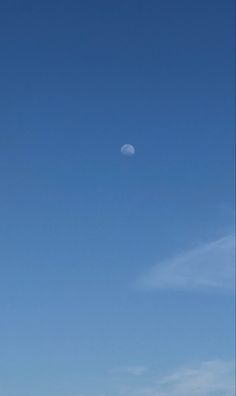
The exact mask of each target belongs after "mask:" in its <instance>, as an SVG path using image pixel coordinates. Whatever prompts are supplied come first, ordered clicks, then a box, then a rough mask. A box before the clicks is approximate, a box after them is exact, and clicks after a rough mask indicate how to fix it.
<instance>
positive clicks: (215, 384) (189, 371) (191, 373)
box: [119, 360, 235, 396]
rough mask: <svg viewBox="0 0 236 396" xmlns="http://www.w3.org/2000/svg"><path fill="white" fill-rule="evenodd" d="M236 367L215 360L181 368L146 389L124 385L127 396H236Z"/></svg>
mask: <svg viewBox="0 0 236 396" xmlns="http://www.w3.org/2000/svg"><path fill="white" fill-rule="evenodd" d="M234 373H235V364H234V362H233V361H225V360H211V361H206V362H201V363H200V364H198V365H197V366H195V367H191V366H189V367H185V368H180V369H177V370H176V371H174V372H173V373H171V374H170V375H167V376H165V377H163V378H162V379H160V380H155V379H153V380H152V381H151V383H150V384H149V385H146V386H139V387H134V386H128V385H127V386H126V387H125V386H123V388H122V389H120V392H119V393H120V394H121V395H123V396H128V395H129V396H190V395H191V396H234V395H235V378H234Z"/></svg>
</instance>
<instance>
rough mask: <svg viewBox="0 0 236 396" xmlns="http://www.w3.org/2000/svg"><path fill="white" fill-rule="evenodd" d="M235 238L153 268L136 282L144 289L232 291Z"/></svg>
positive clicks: (180, 256)
mask: <svg viewBox="0 0 236 396" xmlns="http://www.w3.org/2000/svg"><path fill="white" fill-rule="evenodd" d="M234 282H235V238H234V235H227V236H225V237H224V238H221V239H218V240H215V241H211V242H208V243H205V244H202V245H200V246H198V247H197V248H194V249H192V250H188V251H186V252H183V253H181V254H178V255H176V256H173V257H172V258H170V259H167V260H164V261H162V262H160V263H158V264H157V265H156V266H154V267H152V268H151V269H150V270H149V271H148V272H147V273H146V274H144V275H143V276H141V277H140V278H139V279H138V280H137V281H136V283H135V285H136V287H137V288H139V289H143V290H155V289H175V290H178V289H179V290H222V291H233V290H234V288H235V283H234Z"/></svg>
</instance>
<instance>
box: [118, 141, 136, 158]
mask: <svg viewBox="0 0 236 396" xmlns="http://www.w3.org/2000/svg"><path fill="white" fill-rule="evenodd" d="M120 151H121V154H122V155H124V156H125V157H132V155H134V154H135V148H134V146H132V144H124V145H123V146H122V147H121V149H120Z"/></svg>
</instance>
